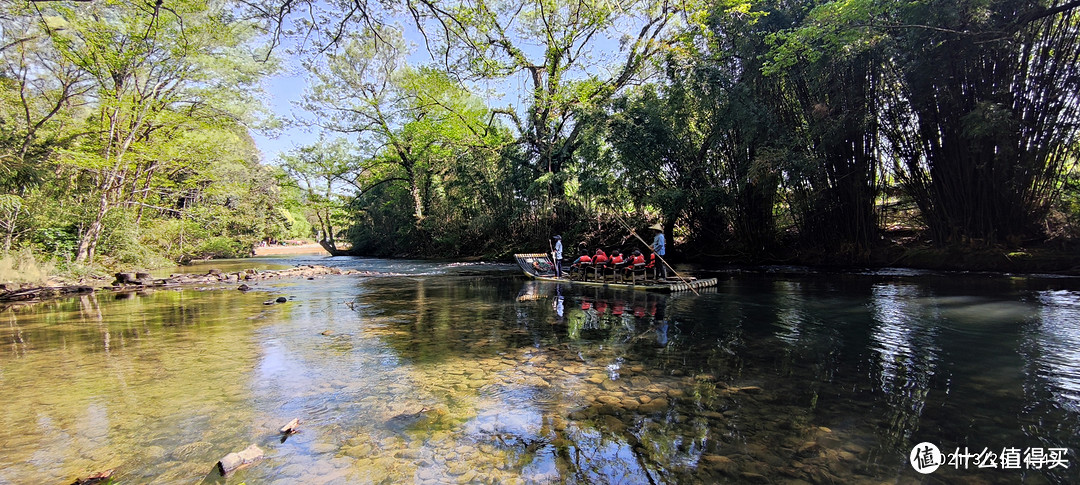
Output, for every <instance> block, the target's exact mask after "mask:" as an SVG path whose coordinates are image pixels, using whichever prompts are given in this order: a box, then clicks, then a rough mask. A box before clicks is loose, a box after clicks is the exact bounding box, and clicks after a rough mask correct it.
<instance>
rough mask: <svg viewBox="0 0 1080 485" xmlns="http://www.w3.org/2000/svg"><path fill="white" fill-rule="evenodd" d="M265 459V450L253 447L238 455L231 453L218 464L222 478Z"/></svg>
mask: <svg viewBox="0 0 1080 485" xmlns="http://www.w3.org/2000/svg"><path fill="white" fill-rule="evenodd" d="M262 457H263V450H262V449H261V448H259V447H258V446H257V445H254V444H252V445H251V446H249V447H247V448H245V449H244V451H240V452H237V453H229V454H228V455H225V458H222V459H221V461H219V462H218V463H217V466H218V471H219V472H221V476H225V475H228V474H230V473H232V472H234V471H236V470H238V469H240V468H243V467H246V466H248V465H251V464H252V463H255V462H256V461H259V460H260V459H262Z"/></svg>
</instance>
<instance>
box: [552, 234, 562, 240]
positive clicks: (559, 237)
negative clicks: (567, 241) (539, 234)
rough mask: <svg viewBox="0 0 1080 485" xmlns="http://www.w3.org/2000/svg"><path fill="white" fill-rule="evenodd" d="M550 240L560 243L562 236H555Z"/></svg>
mask: <svg viewBox="0 0 1080 485" xmlns="http://www.w3.org/2000/svg"><path fill="white" fill-rule="evenodd" d="M552 239H558V240H560V241H562V236H559V235H555V236H554V237H552Z"/></svg>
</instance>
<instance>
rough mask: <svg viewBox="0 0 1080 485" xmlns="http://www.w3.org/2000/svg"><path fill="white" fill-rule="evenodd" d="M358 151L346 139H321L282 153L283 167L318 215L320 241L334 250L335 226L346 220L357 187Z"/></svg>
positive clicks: (312, 213)
mask: <svg viewBox="0 0 1080 485" xmlns="http://www.w3.org/2000/svg"><path fill="white" fill-rule="evenodd" d="M354 160H355V155H353V154H351V153H349V149H348V148H347V147H346V145H345V141H344V140H342V139H340V138H338V139H334V140H332V141H325V140H319V142H318V143H316V144H314V145H311V146H306V147H301V148H297V149H295V150H292V151H290V152H289V153H286V154H284V155H282V156H281V162H282V168H284V169H285V172H286V173H288V174H289V175H290V176H291V177H292V178H293V179H294V180H296V181H297V182H298V183H299V184H300V188H301V189H302V190H303V196H304V199H305V202H306V203H305V204H304V207H305V210H306V211H308V212H309V213H310V214H311V215H312V216H313V217H314V219H315V224H316V227H317V229H318V232H319V234H318V238H319V242H320V243H322V244H323V245H324V246H326V247H327V249H328V250H330V251H331V252H333V251H337V243H336V241H335V236H336V234H337V232H336V229H338V228H340V227H341V225H342V224H345V222H344V219H345V213H344V208H345V204H346V200H345V199H346V198H347V197H349V196H351V195H353V194H354V193H355V191H354V190H353V187H352V186H351V185H350V184H352V183H353V181H354V179H355V171H356V165H355V161H354Z"/></svg>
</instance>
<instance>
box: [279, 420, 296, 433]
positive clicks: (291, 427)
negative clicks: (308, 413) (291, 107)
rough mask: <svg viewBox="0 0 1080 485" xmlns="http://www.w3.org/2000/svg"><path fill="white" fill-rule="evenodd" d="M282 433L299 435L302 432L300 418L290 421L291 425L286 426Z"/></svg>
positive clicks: (282, 428)
mask: <svg viewBox="0 0 1080 485" xmlns="http://www.w3.org/2000/svg"><path fill="white" fill-rule="evenodd" d="M280 431H281V434H293V433H299V432H300V419H299V418H293V420H292V421H289V424H286V425H285V426H282V427H281V430H280Z"/></svg>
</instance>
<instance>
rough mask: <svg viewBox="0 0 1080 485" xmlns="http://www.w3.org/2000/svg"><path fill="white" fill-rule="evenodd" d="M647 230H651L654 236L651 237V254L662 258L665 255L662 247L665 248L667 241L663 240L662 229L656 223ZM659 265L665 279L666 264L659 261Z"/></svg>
mask: <svg viewBox="0 0 1080 485" xmlns="http://www.w3.org/2000/svg"><path fill="white" fill-rule="evenodd" d="M649 229H652V230H653V231H654V232H655V234H656V235H655V236H653V240H652V245H651V246H652V250H653V253H654V254H656V255H657V256H659V257H661V258H663V257H664V253H665V250H664V247H665V246H667V241H666V240H665V239H664V227H663V226H661V225H660V223H659V222H657V223H656V224H653V225H651V226H649ZM660 263H661V264H660V269H661V270H662V273H663V275H664V279H667V264H664V262H663V261H660Z"/></svg>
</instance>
